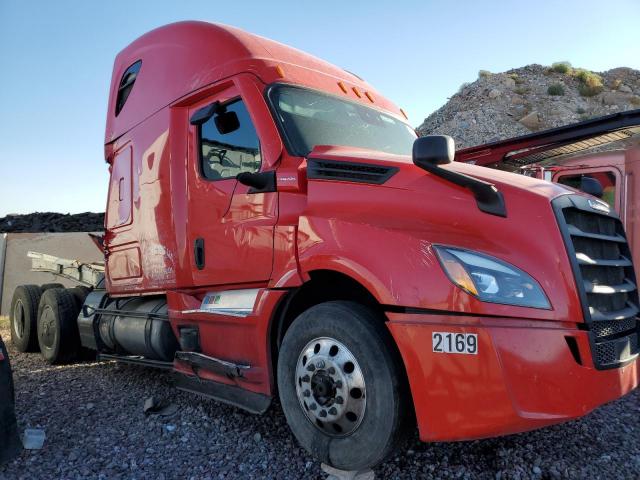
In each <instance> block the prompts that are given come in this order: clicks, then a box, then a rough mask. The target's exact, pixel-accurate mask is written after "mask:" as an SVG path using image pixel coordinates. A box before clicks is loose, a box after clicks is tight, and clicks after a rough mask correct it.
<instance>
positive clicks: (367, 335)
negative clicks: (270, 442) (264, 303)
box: [278, 301, 413, 470]
mask: <svg viewBox="0 0 640 480" xmlns="http://www.w3.org/2000/svg"><path fill="white" fill-rule="evenodd" d="M278 389H279V393H280V401H281V403H282V408H283V410H284V413H285V416H286V418H287V422H288V423H289V426H290V427H291V430H292V431H293V433H294V435H295V436H296V438H297V439H298V441H299V442H300V444H302V446H303V447H304V448H306V449H307V451H309V452H310V453H311V454H312V455H313V456H315V457H316V458H318V459H319V460H320V461H322V462H324V463H327V464H329V465H331V466H333V467H335V468H339V469H343V470H362V469H366V468H371V467H373V466H375V465H377V464H379V463H381V462H383V461H384V460H385V459H386V458H388V457H389V456H390V455H391V454H392V453H393V452H394V451H395V449H396V448H397V447H398V446H399V444H400V443H401V442H402V441H403V440H404V439H405V438H406V433H407V428H408V426H409V425H410V419H411V412H412V411H413V410H412V408H411V404H410V394H409V390H408V386H407V381H406V375H405V373H404V369H403V367H402V362H401V359H400V355H399V353H398V351H397V349H396V346H395V344H394V343H393V339H392V338H391V335H390V334H389V332H388V331H387V329H386V327H385V325H384V322H383V321H382V320H381V319H380V318H379V316H378V314H376V312H374V311H373V310H371V309H369V308H367V307H364V306H362V305H360V304H357V303H354V302H345V301H334V302H326V303H322V304H319V305H316V306H314V307H311V308H310V309H308V310H307V311H305V312H304V313H302V314H301V315H300V316H299V317H298V318H297V319H296V320H295V321H294V322H293V324H292V325H291V327H290V328H289V329H288V330H287V333H286V335H285V336H284V339H283V342H282V347H281V349H280V352H279V356H278Z"/></svg>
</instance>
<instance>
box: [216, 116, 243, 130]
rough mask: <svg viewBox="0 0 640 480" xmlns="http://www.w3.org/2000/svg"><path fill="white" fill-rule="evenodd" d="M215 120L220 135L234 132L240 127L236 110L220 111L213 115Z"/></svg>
mask: <svg viewBox="0 0 640 480" xmlns="http://www.w3.org/2000/svg"><path fill="white" fill-rule="evenodd" d="M213 119H214V121H215V122H216V128H217V129H218V132H220V133H221V134H222V135H226V134H227V133H231V132H235V131H236V130H238V129H239V128H240V120H238V115H236V112H220V113H218V114H217V115H216V116H215V117H213Z"/></svg>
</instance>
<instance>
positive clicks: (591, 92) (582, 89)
mask: <svg viewBox="0 0 640 480" xmlns="http://www.w3.org/2000/svg"><path fill="white" fill-rule="evenodd" d="M600 92H602V87H601V86H600V87H590V86H589V85H580V86H579V87H578V93H580V95H582V96H583V97H594V96H596V95H598V94H599V93H600Z"/></svg>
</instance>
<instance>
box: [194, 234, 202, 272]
mask: <svg viewBox="0 0 640 480" xmlns="http://www.w3.org/2000/svg"><path fill="white" fill-rule="evenodd" d="M193 258H194V260H195V262H196V268H197V269H198V270H202V269H203V268H204V238H196V239H195V241H194V242H193Z"/></svg>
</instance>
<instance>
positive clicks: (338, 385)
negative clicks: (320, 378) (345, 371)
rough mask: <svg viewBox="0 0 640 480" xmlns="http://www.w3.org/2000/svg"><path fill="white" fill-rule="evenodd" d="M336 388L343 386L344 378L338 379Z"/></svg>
mask: <svg viewBox="0 0 640 480" xmlns="http://www.w3.org/2000/svg"><path fill="white" fill-rule="evenodd" d="M336 388H342V380H337V381H336Z"/></svg>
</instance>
